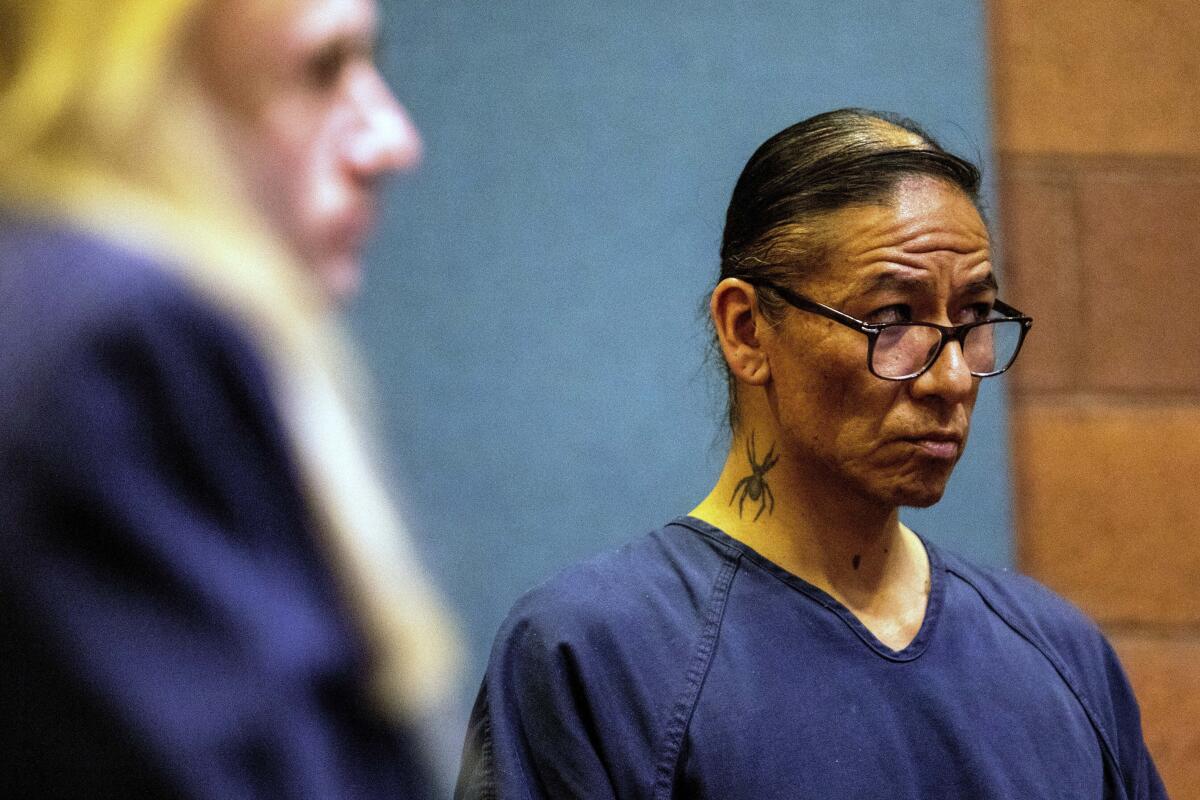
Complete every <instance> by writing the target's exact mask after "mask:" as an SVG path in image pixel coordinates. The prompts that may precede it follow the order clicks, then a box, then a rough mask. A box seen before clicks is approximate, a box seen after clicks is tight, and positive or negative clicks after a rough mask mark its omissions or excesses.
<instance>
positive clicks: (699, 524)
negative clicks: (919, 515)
mask: <svg viewBox="0 0 1200 800" xmlns="http://www.w3.org/2000/svg"><path fill="white" fill-rule="evenodd" d="M670 524H673V525H681V526H683V527H686V528H690V529H691V530H693V531H695V532H696V533H699V534H701V535H703V536H707V537H708V538H710V539H713V540H715V541H716V542H717V543H719V544H721V545H722V546H724V547H725V548H727V549H733V550H736V551H737V552H739V553H740V554H741V555H742V557H743V558H745V559H746V560H748V561H750V562H752V563H754V564H756V565H757V566H758V567H759V568H761V569H762V570H763V571H765V572H766V573H768V574H769V575H771V576H773V577H775V578H776V579H778V580H780V581H782V582H783V583H784V584H786V585H788V586H790V587H791V588H793V589H795V590H797V591H799V592H801V593H802V594H804V595H806V596H807V597H809V598H810V599H812V600H814V601H815V602H817V603H819V604H820V605H822V606H824V607H825V608H826V609H828V610H829V611H830V612H832V613H833V614H836V615H837V616H838V617H840V618H841V620H842V621H843V622H844V623H846V625H847V627H849V628H850V630H852V631H853V632H854V633H855V634H856V635H857V636H858V638H859V639H861V640H862V642H863V643H864V644H865V645H866V646H867V647H868V648H870V649H871V650H872V651H873V652H874V653H875V654H876V655H878V656H880V657H881V658H885V659H887V660H889V661H897V662H904V661H912V660H914V659H916V658H918V657H920V655H921V654H922V653H924V652H925V649H926V648H927V647H928V646H929V642H930V640H931V639H932V638H933V633H934V629H935V628H936V627H937V622H938V618H939V617H940V616H941V611H942V602H943V599H944V595H945V591H946V581H945V576H944V573H945V566H944V564H943V562H942V557H941V554H940V553H938V551H937V548H936V547H934V546H933V545H932V544H930V543H929V542H927V541H926V540H925V538H924V537H923V536H921V535H920V534H919V533H916V531H914V533H915V534H916V536H917V539H918V540H919V541H920V542H921V546H922V547H924V548H925V554H926V557H927V558H928V559H929V584H930V585H929V598H928V600H927V602H926V604H925V617H924V619H922V620H921V627H920V629H919V630H918V631H917V635H916V636H915V637H914V638H913V640H912V641H911V642H909V643H908V644H907V645H906V646H905V647H904V648H903V649H901V650H893V649H892V648H890V647H888V646H887V645H886V644H884V643H883V642H881V641H880V640H879V639H878V638H877V637H876V636H875V634H873V633H871V631H870V629H869V628H867V626H866V625H864V624H863V623H862V622H861V621H860V620H859V619H858V617H856V616H855V615H854V612H852V611H851V610H850V609H848V608H846V606H844V605H842V603H841V602H839V601H838V600H836V599H835V598H834V597H833V596H832V595H830V594H829V593H828V592H826V591H824V590H823V589H819V588H817V587H816V586H814V585H813V584H811V583H809V582H808V581H806V580H804V579H803V578H801V577H800V576H798V575H794V574H793V573H791V572H789V571H787V570H786V569H784V568H783V567H781V566H779V565H778V564H776V563H775V562H773V561H771V560H770V559H768V558H767V557H766V556H764V555H762V554H761V553H759V552H758V551H756V550H754V548H752V547H750V546H749V545H747V544H745V543H744V542H741V541H739V540H737V539H735V538H733V537H732V536H730V535H729V534H727V533H725V531H723V530H721V529H720V528H717V527H715V526H713V525H711V524H709V523H707V522H705V521H704V520H702V519H698V518H697V517H691V516H683V517H679V518H677V519H675V520H673V521H672V522H671V523H670Z"/></svg>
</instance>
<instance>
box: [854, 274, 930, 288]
mask: <svg viewBox="0 0 1200 800" xmlns="http://www.w3.org/2000/svg"><path fill="white" fill-rule="evenodd" d="M929 283H930V281H929V279H927V278H918V277H917V276H915V275H907V274H903V273H898V272H880V273H877V274H875V275H872V276H871V277H870V278H868V279H867V280H866V281H865V282H864V284H863V287H862V288H863V291H865V292H882V291H887V290H888V289H899V290H901V291H905V290H908V291H911V290H913V289H923V288H925V287H926V286H928V285H929Z"/></svg>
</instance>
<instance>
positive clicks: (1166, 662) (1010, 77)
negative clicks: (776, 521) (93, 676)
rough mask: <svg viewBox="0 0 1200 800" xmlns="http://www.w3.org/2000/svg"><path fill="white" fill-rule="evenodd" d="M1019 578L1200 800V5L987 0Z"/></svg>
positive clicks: (1181, 788)
mask: <svg viewBox="0 0 1200 800" xmlns="http://www.w3.org/2000/svg"><path fill="white" fill-rule="evenodd" d="M989 13H990V32H991V39H992V76H993V78H992V89H993V96H994V111H995V120H996V142H997V148H998V151H999V152H998V163H999V165H1000V175H999V188H1000V206H1001V207H1000V216H1001V221H1002V230H1001V233H1002V236H1001V237H1000V238H1001V242H1002V254H1003V256H1004V257H1003V261H1004V267H1005V273H1006V278H1007V291H1006V294H1007V295H1008V296H1009V297H1010V298H1011V302H1013V303H1014V304H1015V305H1016V306H1017V307H1019V308H1021V309H1023V310H1026V311H1028V312H1029V313H1031V314H1032V315H1033V316H1034V317H1035V319H1036V320H1037V321H1036V324H1035V327H1034V331H1033V333H1032V334H1031V336H1030V340H1029V342H1028V344H1027V350H1026V352H1025V353H1024V354H1023V355H1022V361H1021V363H1020V364H1019V365H1018V367H1017V368H1016V370H1015V371H1014V373H1013V374H1012V379H1011V382H1010V390H1011V395H1012V407H1013V420H1012V423H1013V424H1012V431H1013V432H1012V444H1013V461H1014V467H1015V470H1016V497H1015V500H1016V521H1017V552H1018V558H1019V562H1020V566H1021V568H1022V569H1023V570H1025V571H1027V572H1029V573H1030V574H1032V575H1034V576H1035V577H1037V578H1039V579H1040V580H1042V581H1044V582H1045V583H1047V584H1048V585H1050V586H1051V587H1052V588H1054V589H1056V590H1057V591H1059V592H1061V593H1062V594H1064V595H1066V596H1067V597H1069V598H1070V599H1071V600H1073V601H1074V602H1075V603H1077V604H1079V605H1080V606H1081V607H1082V608H1084V610H1086V611H1087V612H1088V613H1089V614H1091V615H1092V616H1093V617H1094V618H1096V619H1097V620H1098V621H1099V622H1100V624H1101V625H1102V627H1104V628H1105V630H1106V631H1107V632H1108V634H1109V635H1110V637H1111V638H1112V640H1113V643H1114V645H1115V646H1116V648H1117V651H1118V653H1119V654H1120V655H1121V657H1122V660H1123V662H1124V663H1125V666H1126V669H1127V671H1128V672H1129V675H1130V679H1131V681H1132V683H1133V685H1134V689H1135V691H1136V692H1137V695H1138V697H1139V699H1140V702H1141V704H1142V710H1143V723H1144V729H1145V732H1146V739H1147V742H1148V743H1149V745H1150V749H1151V752H1152V753H1153V755H1154V757H1155V759H1156V761H1157V762H1158V765H1159V769H1160V771H1161V772H1162V774H1163V779H1164V781H1165V783H1166V785H1167V789H1168V791H1169V792H1170V793H1171V796H1172V797H1173V798H1175V800H1188V799H1189V798H1194V799H1195V800H1200V488H1197V487H1200V44H1198V43H1200V6H1198V5H1196V3H1195V1H1194V0H1140V1H1135V0H1089V2H1061V1H1058V2H1054V1H1052V2H1047V1H1046V0H992V3H991V5H990V7H989Z"/></svg>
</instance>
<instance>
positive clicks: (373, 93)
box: [345, 67, 421, 179]
mask: <svg viewBox="0 0 1200 800" xmlns="http://www.w3.org/2000/svg"><path fill="white" fill-rule="evenodd" d="M351 96H352V100H353V103H354V105H355V107H356V112H357V113H356V118H357V119H356V121H357V125H356V127H355V128H354V131H353V133H352V134H351V135H350V137H349V140H348V141H347V143H346V149H345V160H346V163H347V165H348V166H349V167H350V169H351V170H352V171H353V172H354V173H355V174H356V175H358V176H359V177H362V178H365V179H369V178H375V177H378V176H382V175H386V174H387V173H389V172H403V171H407V170H410V169H412V168H413V167H415V166H416V165H417V163H418V162H419V161H420V160H421V134H420V133H419V132H418V131H417V127H416V126H415V125H414V124H413V122H412V120H411V119H410V118H409V116H408V112H407V111H406V110H405V109H404V106H402V105H401V104H400V101H399V100H397V99H396V97H395V95H393V94H392V90H391V89H389V88H388V86H387V84H386V83H384V80H383V77H382V76H381V75H380V74H379V72H378V71H376V70H375V68H374V67H366V68H364V69H362V70H361V71H360V72H359V73H358V74H357V75H356V76H355V79H354V82H353V86H352V88H351Z"/></svg>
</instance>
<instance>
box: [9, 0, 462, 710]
mask: <svg viewBox="0 0 1200 800" xmlns="http://www.w3.org/2000/svg"><path fill="white" fill-rule="evenodd" d="M210 2H211V0H103V2H96V0H37V2H29V1H28V0H0V192H2V193H3V197H4V198H5V202H6V203H8V204H9V205H11V206H15V207H17V208H18V209H19V210H20V211H21V212H22V213H28V214H37V215H46V216H51V217H54V218H59V219H65V220H66V221H68V222H69V223H70V224H72V225H76V226H78V227H81V228H84V229H87V230H90V231H93V232H94V233H96V234H98V235H100V236H103V237H106V238H109V239H113V240H117V241H118V242H120V243H122V244H123V245H125V246H127V247H129V248H131V249H135V250H138V251H142V252H149V253H150V254H152V255H154V256H157V257H158V259H159V260H160V261H161V262H162V263H163V264H164V267H165V268H169V269H174V270H177V271H178V272H179V273H180V274H181V275H182V276H183V277H184V278H185V279H186V280H187V281H188V282H190V284H191V285H192V286H193V287H195V289H196V290H197V291H199V292H200V293H201V294H202V295H204V296H206V297H208V298H209V299H210V300H211V301H212V302H214V303H216V304H218V305H219V306H220V307H222V308H223V309H225V310H226V311H227V312H228V313H230V314H231V315H232V316H233V317H234V318H236V319H238V320H239V321H240V322H242V323H244V326H245V328H246V331H247V332H248V333H249V334H250V335H251V336H252V337H253V340H254V341H255V342H256V344H258V345H259V348H260V350H261V352H262V354H263V356H264V359H265V361H266V363H267V366H268V369H269V372H270V375H271V378H272V380H273V389H274V395H275V397H276V399H277V402H278V405H279V411H280V413H281V416H282V418H283V421H284V425H285V427H286V428H287V430H288V433H289V436H290V439H291V444H292V446H293V450H294V454H295V458H296V462H297V464H298V466H299V469H300V472H301V474H302V476H303V480H304V485H305V490H306V493H307V500H308V502H309V505H310V508H311V510H312V513H313V517H314V519H315V521H316V522H317V524H318V526H319V529H320V530H321V532H322V533H323V534H324V536H323V539H324V544H325V546H326V555H327V556H328V558H329V561H330V562H331V564H332V565H333V568H334V572H335V574H336V576H337V577H338V579H339V582H340V585H341V586H342V589H343V592H344V594H345V596H346V598H347V599H348V601H349V605H350V607H351V608H352V609H353V610H354V612H355V615H356V617H357V621H358V623H359V628H360V629H361V630H362V631H363V632H364V634H365V635H366V638H367V640H368V642H369V644H370V645H371V649H372V652H373V655H374V661H375V665H376V669H375V670H374V678H375V680H374V688H375V689H376V695H377V698H378V699H379V700H380V702H381V704H382V705H383V707H384V708H385V709H386V710H387V711H388V712H390V713H392V714H393V715H395V716H398V717H405V718H410V719H412V718H420V717H422V716H425V715H428V714H431V713H435V712H436V711H437V709H438V708H439V707H441V705H442V704H444V703H445V702H446V700H447V699H448V697H449V695H450V692H451V690H452V689H453V688H454V682H455V678H456V670H455V669H454V667H455V665H456V664H457V662H458V650H459V648H458V643H457V634H456V632H455V629H454V625H453V624H452V620H451V619H450V618H449V615H448V614H447V612H446V611H445V609H444V607H443V605H442V603H441V601H440V600H439V598H438V597H437V595H436V593H435V592H434V591H433V589H432V587H431V586H430V584H429V582H428V580H427V579H426V577H425V574H424V572H423V571H422V570H421V569H420V568H419V566H418V564H417V561H416V559H415V556H414V554H413V552H412V550H411V544H410V542H409V540H408V537H407V535H406V533H405V530H404V527H403V525H402V524H401V522H400V518H399V515H398V514H397V512H396V509H395V508H394V506H393V504H392V503H391V501H390V500H389V497H388V494H387V492H386V491H385V490H384V487H383V484H382V481H381V480H380V478H379V475H378V473H377V470H376V468H375V466H374V462H373V459H372V458H371V457H370V456H369V453H368V452H367V451H368V447H367V441H368V437H367V436H366V435H364V432H363V429H362V424H361V420H362V418H363V415H362V414H361V408H360V406H361V400H360V395H359V394H358V391H357V387H358V386H360V385H361V378H360V376H359V375H358V374H357V372H356V366H355V365H356V364H357V363H358V362H357V359H356V358H355V357H354V354H353V352H352V349H351V348H350V346H349V343H348V341H347V339H346V337H345V336H344V335H343V334H342V332H341V330H340V328H339V326H338V324H337V323H336V321H335V320H334V319H333V318H332V317H331V315H330V314H329V313H328V309H327V307H326V303H325V300H324V298H323V297H322V295H321V292H320V288H319V287H318V286H317V285H316V281H315V280H314V279H313V278H312V277H310V275H309V274H308V273H307V272H306V271H305V270H304V269H303V268H301V266H300V265H299V264H297V263H296V262H295V261H294V259H293V257H292V255H291V254H290V252H289V251H288V249H287V247H286V246H285V244H284V243H282V242H280V241H278V240H277V239H276V237H275V236H274V235H273V234H271V233H270V232H269V230H270V229H269V227H268V226H267V225H266V223H265V222H264V221H263V219H262V218H261V216H260V215H259V213H258V211H257V209H256V208H255V207H254V204H253V203H251V202H250V201H249V200H248V196H247V192H246V190H245V187H244V186H243V181H242V179H241V178H240V176H239V175H238V174H237V173H236V171H235V170H234V169H233V166H232V164H231V163H230V161H229V158H228V156H227V155H226V153H225V152H224V151H223V149H222V147H221V146H220V140H219V138H218V136H217V135H216V130H215V128H214V119H213V116H212V110H211V109H210V108H209V106H208V105H207V102H206V100H205V98H204V96H203V93H202V92H201V91H200V89H199V88H198V87H197V85H196V84H195V82H194V79H193V78H192V77H191V74H190V73H191V70H189V69H188V65H187V63H186V57H185V55H184V53H185V50H186V46H185V45H186V40H187V36H188V32H189V29H190V27H191V25H192V23H193V20H194V17H195V16H196V14H197V13H198V12H200V11H201V10H202V6H204V5H205V4H206V3H210Z"/></svg>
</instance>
